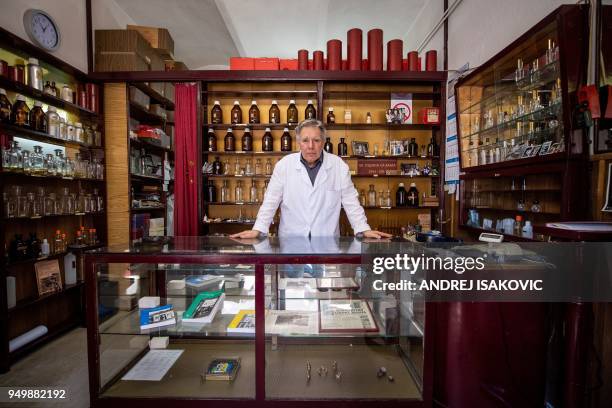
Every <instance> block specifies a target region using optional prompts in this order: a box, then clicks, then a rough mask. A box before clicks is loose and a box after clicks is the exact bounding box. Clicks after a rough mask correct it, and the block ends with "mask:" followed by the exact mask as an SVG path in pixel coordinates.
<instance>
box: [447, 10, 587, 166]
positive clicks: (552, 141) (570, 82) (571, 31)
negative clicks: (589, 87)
mask: <svg viewBox="0 0 612 408" xmlns="http://www.w3.org/2000/svg"><path fill="white" fill-rule="evenodd" d="M585 18H586V8H584V7H580V6H562V7H560V8H558V9H557V10H556V11H555V12H553V13H552V14H550V15H549V16H548V17H546V18H545V19H544V20H542V21H541V22H540V23H538V24H537V25H536V26H534V27H533V28H532V29H531V30H529V31H528V32H527V33H525V34H524V35H523V36H521V37H520V38H519V39H517V40H516V41H515V42H513V43H512V44H511V45H509V46H508V47H506V48H505V49H504V50H503V51H501V52H500V53H499V54H497V55H496V56H495V57H493V58H492V59H491V60H489V61H487V62H486V63H484V64H483V65H481V66H480V67H478V68H476V69H475V70H474V71H473V72H472V73H470V74H469V75H467V76H465V77H464V78H462V79H460V80H459V81H458V83H457V85H456V88H455V90H456V92H455V94H456V103H457V112H458V136H459V141H460V146H459V148H460V161H461V168H462V170H466V171H467V170H470V169H472V170H474V169H478V170H482V169H486V168H490V167H499V166H495V165H499V164H503V163H506V164H509V165H513V164H516V165H518V164H520V163H525V162H534V161H535V162H537V161H545V160H553V159H555V158H559V157H562V156H564V155H565V152H566V151H568V152H569V153H571V154H578V153H580V152H581V149H582V147H583V146H582V143H577V141H576V138H579V137H580V136H581V135H573V134H572V133H573V130H574V129H573V128H575V127H576V123H575V122H576V121H575V120H574V119H573V118H570V116H571V115H572V112H573V110H574V105H575V103H576V102H575V101H576V91H577V87H578V86H579V84H580V83H581V80H582V79H583V78H584V76H585V74H586V72H585V69H584V66H583V65H581V64H582V61H585V59H584V57H585V54H584V50H583V47H582V46H581V44H584V42H581V41H582V40H586V39H587V38H586V37H585V36H586V35H587V34H588V33H587V31H586V20H585ZM515 160H522V161H521V162H519V163H508V162H512V161H515Z"/></svg>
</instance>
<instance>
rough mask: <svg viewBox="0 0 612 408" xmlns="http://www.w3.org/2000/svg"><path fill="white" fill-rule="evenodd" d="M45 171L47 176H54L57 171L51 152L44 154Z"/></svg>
mask: <svg viewBox="0 0 612 408" xmlns="http://www.w3.org/2000/svg"><path fill="white" fill-rule="evenodd" d="M45 173H46V174H47V175H48V176H55V175H56V173H57V170H56V168H55V156H53V155H52V154H51V153H47V154H46V155H45Z"/></svg>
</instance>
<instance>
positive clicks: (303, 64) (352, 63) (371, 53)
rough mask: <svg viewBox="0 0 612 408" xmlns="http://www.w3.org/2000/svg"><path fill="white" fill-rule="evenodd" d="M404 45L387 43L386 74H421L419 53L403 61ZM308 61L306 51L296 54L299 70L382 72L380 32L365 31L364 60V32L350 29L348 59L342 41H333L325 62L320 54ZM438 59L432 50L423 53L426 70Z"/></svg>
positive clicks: (348, 34)
mask: <svg viewBox="0 0 612 408" xmlns="http://www.w3.org/2000/svg"><path fill="white" fill-rule="evenodd" d="M403 48H404V43H403V41H402V40H399V39H394V40H390V41H389V42H388V43H387V71H421V70H422V68H421V67H422V64H421V58H420V57H419V54H418V52H416V51H411V52H409V53H408V55H407V58H406V59H404V58H403V54H404V50H403ZM312 57H313V58H312V62H310V61H309V56H308V50H299V51H298V70H309V69H314V70H324V69H326V70H329V71H341V70H342V71H345V70H346V71H382V70H383V31H382V30H381V29H379V28H374V29H372V30H370V31H368V40H367V59H365V60H364V59H363V32H362V30H361V29H359V28H352V29H350V30H349V31H348V32H347V58H346V60H344V59H343V58H342V41H340V40H337V39H334V40H329V41H328V42H327V59H325V58H324V56H323V51H314V52H313V53H312ZM437 70H438V58H437V52H436V51H435V50H430V51H427V53H426V54H425V71H437Z"/></svg>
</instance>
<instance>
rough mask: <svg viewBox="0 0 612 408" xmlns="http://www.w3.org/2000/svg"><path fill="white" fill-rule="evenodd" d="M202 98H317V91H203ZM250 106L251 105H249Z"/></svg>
mask: <svg viewBox="0 0 612 408" xmlns="http://www.w3.org/2000/svg"><path fill="white" fill-rule="evenodd" d="M202 95H203V97H202V99H203V100H206V96H211V97H215V98H217V97H218V98H230V97H231V98H247V97H248V98H269V99H281V98H282V99H309V98H312V99H316V97H317V91H316V90H314V91H265V90H259V91H223V90H219V91H209V90H208V91H202ZM249 107H250V105H249Z"/></svg>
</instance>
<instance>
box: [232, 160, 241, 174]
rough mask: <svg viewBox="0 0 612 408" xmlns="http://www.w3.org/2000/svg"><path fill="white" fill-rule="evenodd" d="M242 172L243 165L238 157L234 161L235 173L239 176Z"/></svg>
mask: <svg viewBox="0 0 612 408" xmlns="http://www.w3.org/2000/svg"><path fill="white" fill-rule="evenodd" d="M241 173H242V166H241V164H240V160H238V159H236V162H235V163H234V175H236V176H239V175H240V174H241Z"/></svg>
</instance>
